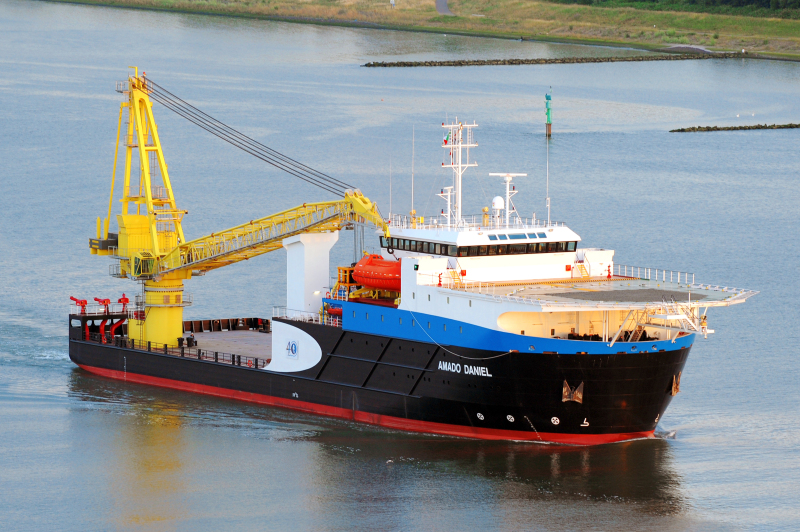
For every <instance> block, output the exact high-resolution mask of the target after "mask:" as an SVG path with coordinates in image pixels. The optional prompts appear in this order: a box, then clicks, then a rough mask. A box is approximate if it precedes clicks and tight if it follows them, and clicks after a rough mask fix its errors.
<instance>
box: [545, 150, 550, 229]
mask: <svg viewBox="0 0 800 532" xmlns="http://www.w3.org/2000/svg"><path fill="white" fill-rule="evenodd" d="M545 142H547V225H548V226H549V225H550V137H547V140H546V141H545Z"/></svg>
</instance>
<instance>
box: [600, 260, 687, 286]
mask: <svg viewBox="0 0 800 532" xmlns="http://www.w3.org/2000/svg"><path fill="white" fill-rule="evenodd" d="M614 274H615V275H617V276H618V277H633V278H634V279H644V280H647V281H661V282H664V283H667V282H669V283H678V284H686V285H693V284H694V274H693V273H688V272H679V271H674V270H664V269H659V268H644V267H641V266H627V265H625V264H614Z"/></svg>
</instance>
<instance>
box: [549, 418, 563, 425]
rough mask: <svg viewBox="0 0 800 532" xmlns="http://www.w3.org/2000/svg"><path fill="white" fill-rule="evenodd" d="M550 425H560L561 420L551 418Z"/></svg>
mask: <svg viewBox="0 0 800 532" xmlns="http://www.w3.org/2000/svg"><path fill="white" fill-rule="evenodd" d="M550 423H552V424H553V425H558V424H559V423H561V420H560V419H558V418H557V417H551V418H550Z"/></svg>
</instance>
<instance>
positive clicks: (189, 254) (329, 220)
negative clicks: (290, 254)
mask: <svg viewBox="0 0 800 532" xmlns="http://www.w3.org/2000/svg"><path fill="white" fill-rule="evenodd" d="M359 221H366V222H371V223H373V224H375V225H376V226H377V227H379V228H380V229H382V230H383V233H384V235H385V236H386V237H388V236H389V228H388V226H387V225H386V222H385V221H384V220H383V218H382V217H381V215H380V213H379V212H378V208H377V205H375V204H374V203H372V202H371V201H370V200H369V199H368V198H366V197H365V196H364V195H362V194H361V192H359V191H358V190H356V191H347V192H346V193H345V197H344V199H341V200H337V201H327V202H319V203H304V204H303V205H299V206H297V207H294V208H291V209H287V210H285V211H282V212H279V213H276V214H271V215H269V216H265V217H264V218H259V219H258V220H250V221H249V222H247V223H244V224H241V225H237V226H236V227H232V228H230V229H226V230H224V231H220V232H216V233H211V234H210V235H207V236H204V237H201V238H198V239H195V240H192V241H190V242H186V243H185V244H180V245H178V246H177V247H176V248H174V249H173V250H172V251H171V252H169V253H168V254H167V255H165V256H164V257H163V258H162V259H160V260H159V261H157V269H156V271H154V272H153V273H154V274H156V275H162V274H165V273H172V272H177V271H179V270H186V269H189V270H191V271H192V272H193V273H194V274H195V275H198V274H202V273H205V272H207V271H209V270H214V269H216V268H220V267H222V266H227V265H228V264H234V263H236V262H239V261H242V260H248V259H250V258H252V257H256V256H258V255H263V254H264V253H269V252H270V251H275V250H276V249H280V248H281V245H282V242H283V240H284V239H286V238H289V237H290V236H294V235H298V234H301V233H325V232H330V231H338V230H340V229H342V228H343V227H344V226H345V225H346V224H348V223H352V222H359Z"/></svg>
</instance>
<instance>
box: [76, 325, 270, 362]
mask: <svg viewBox="0 0 800 532" xmlns="http://www.w3.org/2000/svg"><path fill="white" fill-rule="evenodd" d="M70 340H80V341H84V342H92V343H96V344H105V345H109V346H114V347H119V348H123V349H134V350H136V351H147V352H150V353H158V354H162V355H171V356H175V357H181V358H191V359H196V360H205V361H206V362H217V363H220V364H228V365H231V366H240V367H246V368H252V369H264V368H265V367H267V366H268V365H269V363H270V361H271V360H272V358H258V357H249V356H245V355H235V354H233V353H223V352H221V351H214V350H211V349H204V348H203V347H202V346H200V345H198V346H196V347H187V346H177V345H168V344H159V343H156V342H149V341H141V340H136V339H135V338H127V337H124V336H113V337H112V336H111V334H110V333H106V334H104V335H101V334H99V333H90V334H89V335H88V336H87V335H86V333H85V332H84V331H82V330H81V329H80V328H79V327H73V328H72V329H70Z"/></svg>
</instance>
